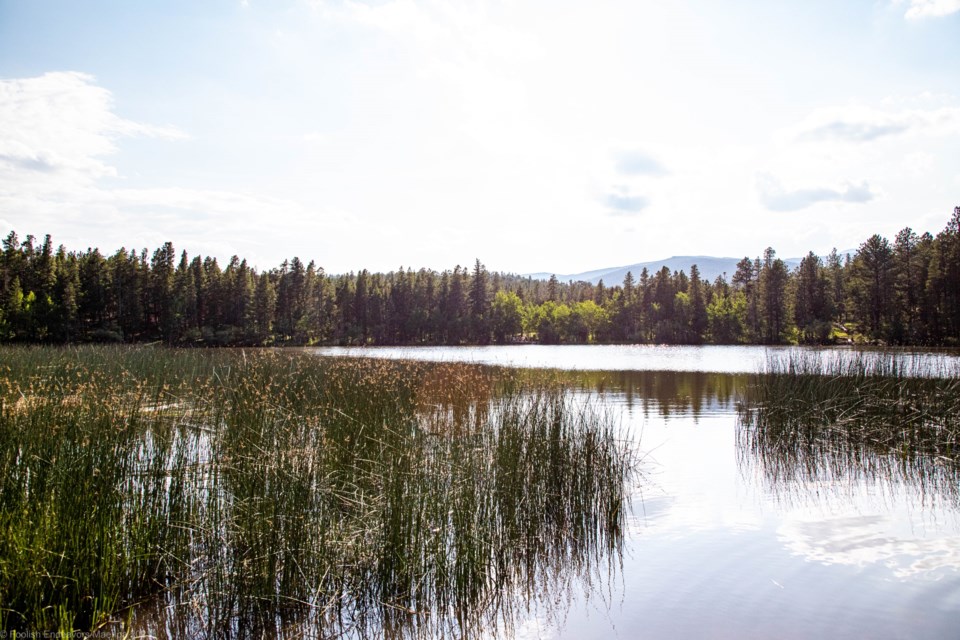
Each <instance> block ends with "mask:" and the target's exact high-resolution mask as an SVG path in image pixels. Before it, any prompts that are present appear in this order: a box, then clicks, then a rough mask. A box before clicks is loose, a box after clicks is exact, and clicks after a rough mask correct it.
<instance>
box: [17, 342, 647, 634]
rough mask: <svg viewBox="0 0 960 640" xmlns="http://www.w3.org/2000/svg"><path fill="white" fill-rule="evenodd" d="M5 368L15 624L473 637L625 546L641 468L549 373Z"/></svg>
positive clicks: (237, 362) (423, 367)
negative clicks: (631, 489) (628, 488)
mask: <svg viewBox="0 0 960 640" xmlns="http://www.w3.org/2000/svg"><path fill="white" fill-rule="evenodd" d="M2 367H3V371H2V374H0V398H2V402H3V406H2V410H0V603H2V604H0V627H2V628H3V629H4V630H40V629H42V630H59V631H70V630H73V629H79V630H85V631H89V630H93V629H99V628H104V627H107V626H110V625H118V626H120V627H123V626H124V625H127V624H129V623H130V621H133V624H134V626H137V627H138V628H141V629H142V628H146V629H147V630H149V628H150V626H151V625H152V624H157V625H161V624H162V625H163V626H164V627H165V628H167V629H169V628H179V629H180V630H181V631H182V632H183V633H185V634H190V635H197V634H201V633H202V634H205V635H213V636H220V635H225V636H238V635H239V636H244V635H256V636H260V635H263V634H271V635H273V634H277V635H283V634H284V629H286V630H288V631H289V630H290V629H299V630H300V631H299V632H298V633H301V634H302V633H304V631H303V630H304V629H306V630H308V631H307V632H306V633H307V635H316V636H321V637H322V636H326V635H335V634H354V635H383V634H387V633H389V634H393V635H401V636H405V635H451V634H452V635H469V634H470V632H471V630H476V629H478V628H479V627H480V626H481V625H483V626H486V627H489V625H491V624H496V623H500V624H509V618H510V616H509V611H510V610H511V607H512V606H513V604H516V603H522V602H524V601H527V602H528V599H529V598H536V597H537V594H539V593H544V594H549V593H550V591H551V589H556V588H558V585H562V584H564V582H565V581H568V580H570V579H571V576H576V575H582V574H583V572H588V571H592V570H594V569H595V568H596V567H598V566H601V564H602V563H603V561H604V560H605V561H606V562H607V563H611V562H614V563H615V559H616V558H617V557H618V554H619V552H620V542H621V537H622V532H623V523H624V518H625V514H624V509H625V504H626V499H625V493H624V491H625V489H624V487H625V483H626V482H627V481H628V478H629V476H630V474H631V473H632V469H633V464H634V463H633V454H632V452H631V451H630V450H629V449H627V448H626V447H625V446H624V445H623V443H622V442H621V441H620V440H618V439H617V438H616V437H615V436H616V430H615V425H614V424H613V422H612V420H611V419H610V417H609V416H606V415H604V414H603V413H602V411H600V410H599V408H598V406H597V404H596V403H593V402H591V401H590V400H589V399H587V400H580V401H575V400H573V399H572V396H571V395H570V394H569V393H567V391H566V389H565V388H564V387H563V386H562V385H560V384H558V383H557V382H556V381H555V380H550V379H548V378H547V377H543V378H542V379H535V378H531V377H527V376H522V377H521V376H518V375H517V374H515V373H512V372H509V371H503V370H496V369H491V368H483V367H477V366H469V365H457V364H436V363H411V362H388V361H378V360H370V359H358V360H349V359H321V358H317V357H314V356H312V355H310V354H308V353H303V352H287V351H269V350H259V351H231V350H218V351H196V350H193V351H190V350H185V351H177V350H165V349H152V348H149V347H141V348H134V349H129V348H118V347H113V348H101V347H98V348H93V347H89V348H69V349H36V348H8V349H4V350H3V365H2ZM150 612H153V613H150ZM171 612H172V615H173V618H174V619H173V620H172V621H171V620H165V621H163V622H159V621H158V620H159V618H158V616H160V617H163V616H168V615H171Z"/></svg>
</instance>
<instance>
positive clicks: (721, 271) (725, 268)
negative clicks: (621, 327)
mask: <svg viewBox="0 0 960 640" xmlns="http://www.w3.org/2000/svg"><path fill="white" fill-rule="evenodd" d="M740 260H742V258H717V257H714V256H673V257H670V258H665V259H663V260H651V261H650V262H638V263H637V264H631V265H627V266H625V267H609V268H607V269H597V270H595V271H584V272H583V273H569V274H560V273H558V274H556V276H557V280H559V281H560V282H568V281H570V280H573V281H574V282H579V281H583V282H589V283H591V284H597V283H598V282H600V280H603V284H605V285H608V286H615V285H620V284H623V279H624V278H625V277H626V276H627V272H628V271H629V272H631V273H633V279H634V280H637V279H638V278H639V277H640V272H641V271H643V269H644V267H646V269H647V272H649V273H650V275H651V276H652V275H653V274H654V273H656V272H657V271H660V270H661V269H662V268H663V267H667V268H668V269H670V271H671V273H672V272H674V271H683V272H684V273H686V274H687V275H690V267H691V266H692V265H697V269H699V270H700V279H701V280H708V281H710V282H713V281H714V280H715V279H716V278H717V276H719V275H723V276H724V278H726V279H727V281H728V282H729V281H730V279H731V278H733V274H734V273H736V272H737V263H738V262H740ZM800 260H801V258H785V259H784V260H783V261H784V262H785V263H787V268H788V269H790V270H791V271H792V270H793V269H795V268H797V267H798V266H800ZM525 275H527V276H529V277H531V278H534V279H537V280H548V279H549V278H550V276H551V275H553V274H551V273H546V272H540V273H528V274H525Z"/></svg>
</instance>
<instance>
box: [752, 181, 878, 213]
mask: <svg viewBox="0 0 960 640" xmlns="http://www.w3.org/2000/svg"><path fill="white" fill-rule="evenodd" d="M757 191H758V192H759V194H760V201H761V202H762V203H763V206H765V207H766V208H767V209H769V210H771V211H799V210H800V209H806V208H807V207H810V206H813V205H815V204H817V203H819V202H852V203H863V202H870V201H871V200H873V199H874V198H875V197H876V194H875V193H874V192H873V191H872V190H871V189H870V185H869V184H867V183H866V182H861V183H860V184H851V183H849V182H848V183H846V184H844V185H843V186H841V187H839V188H833V187H806V188H801V189H793V190H787V189H784V187H783V185H782V184H781V183H780V181H779V180H777V179H776V178H774V177H773V176H771V175H769V174H760V175H759V176H757Z"/></svg>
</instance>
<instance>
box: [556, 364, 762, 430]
mask: <svg viewBox="0 0 960 640" xmlns="http://www.w3.org/2000/svg"><path fill="white" fill-rule="evenodd" d="M560 375H562V376H563V377H564V379H566V380H568V381H569V382H570V383H571V384H574V385H578V386H580V387H581V388H583V389H589V390H591V391H594V392H597V393H598V394H601V395H607V396H609V397H610V398H611V400H612V401H613V402H615V403H616V404H618V405H619V404H622V405H623V406H625V407H626V408H627V410H628V411H634V410H639V411H641V412H642V413H643V415H645V416H650V415H659V416H662V417H665V418H669V417H670V416H692V417H693V418H694V419H695V420H697V419H699V418H700V417H701V416H702V415H712V414H720V413H723V414H732V413H733V411H734V410H735V408H736V405H737V402H738V399H739V398H740V396H741V395H742V393H743V392H744V389H745V388H746V385H747V382H748V380H749V378H748V376H747V375H746V374H729V373H708V372H698V371H689V372H678V371H583V372H569V371H568V372H563V373H562V374H560Z"/></svg>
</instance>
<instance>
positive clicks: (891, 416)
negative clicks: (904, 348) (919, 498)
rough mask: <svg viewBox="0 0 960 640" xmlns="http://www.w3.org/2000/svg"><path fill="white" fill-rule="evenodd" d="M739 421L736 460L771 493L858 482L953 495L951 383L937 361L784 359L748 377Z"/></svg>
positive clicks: (959, 464) (956, 378)
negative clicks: (794, 484)
mask: <svg viewBox="0 0 960 640" xmlns="http://www.w3.org/2000/svg"><path fill="white" fill-rule="evenodd" d="M739 420H740V429H739V432H738V433H739V436H738V437H739V439H740V450H741V452H742V453H743V461H745V462H756V463H758V464H759V467H760V468H761V469H762V470H763V473H764V474H765V475H766V476H767V478H768V479H769V480H770V481H771V485H772V486H783V484H784V482H785V481H791V480H822V479H833V480H837V479H842V478H849V477H850V476H852V475H866V476H870V477H872V478H874V479H876V478H883V479H884V480H885V481H887V482H897V483H900V484H909V485H913V486H914V487H917V488H919V489H920V491H921V492H922V493H925V494H929V495H947V496H949V497H950V499H957V497H958V496H960V490H958V488H957V487H958V484H957V480H958V477H960V447H958V440H960V375H958V374H957V373H956V371H955V370H954V369H952V368H951V367H950V365H949V364H948V362H947V361H943V360H941V361H937V360H931V359H930V358H922V357H919V356H912V355H906V356H905V355H904V354H902V353H898V352H890V353H881V352H868V353H863V354H859V355H857V356H855V357H850V356H849V355H845V356H844V357H835V358H832V359H824V358H822V357H820V356H818V355H817V354H803V353H791V354H789V355H788V356H787V357H786V358H779V359H771V360H770V361H769V362H768V364H767V370H766V372H764V373H758V374H756V375H755V376H754V377H753V380H752V382H751V384H750V385H749V387H748V389H747V392H746V393H745V395H744V397H743V399H742V402H741V405H740V408H739Z"/></svg>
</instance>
